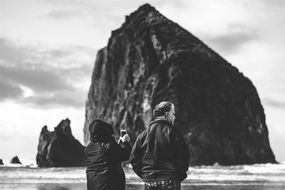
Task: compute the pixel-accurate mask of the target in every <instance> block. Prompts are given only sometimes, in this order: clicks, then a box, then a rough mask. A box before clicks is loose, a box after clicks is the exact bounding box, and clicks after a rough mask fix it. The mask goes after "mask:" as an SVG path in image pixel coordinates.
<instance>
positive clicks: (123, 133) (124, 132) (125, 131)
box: [121, 129, 127, 137]
mask: <svg viewBox="0 0 285 190" xmlns="http://www.w3.org/2000/svg"><path fill="white" fill-rule="evenodd" d="M125 134H127V130H125V129H122V130H121V137H122V136H124V135H125Z"/></svg>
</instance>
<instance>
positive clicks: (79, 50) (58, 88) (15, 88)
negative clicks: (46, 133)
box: [0, 38, 94, 107]
mask: <svg viewBox="0 0 285 190" xmlns="http://www.w3.org/2000/svg"><path fill="white" fill-rule="evenodd" d="M1 50H2V51H1ZM93 56H94V55H93V51H92V50H90V49H89V48H84V47H63V48H62V49H61V48H56V49H42V48H37V47H32V46H19V45H16V44H14V43H13V42H12V41H10V40H8V39H4V38H0V89H1V91H0V101H4V100H6V99H10V100H14V101H18V102H20V103H28V104H31V105H34V106H47V107H50V106H51V105H61V106H71V107H79V106H81V107H82V106H84V102H85V100H86V95H87V88H88V85H89V84H88V82H89V81H90V77H91V73H92V70H93V61H89V60H88V59H90V58H91V59H92V60H93V59H94V58H93ZM86 57H88V58H86ZM84 61H86V62H85V63H84ZM87 81H88V82H87ZM82 87H83V88H82ZM27 90H28V91H29V92H28V93H27V92H26V91H27ZM84 94H85V95H84Z"/></svg>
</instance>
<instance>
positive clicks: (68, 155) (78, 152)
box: [36, 118, 85, 167]
mask: <svg viewBox="0 0 285 190" xmlns="http://www.w3.org/2000/svg"><path fill="white" fill-rule="evenodd" d="M84 148H85V147H84V146H83V145H82V144H81V143H80V142H79V141H78V140H76V139H75V138H74V137H73V135H72V132H71V128H70V120H69V119H68V118H67V119H65V120H62V121H61V122H60V123H59V124H58V126H57V127H55V128H54V131H52V132H50V131H48V129H47V126H44V127H43V128H42V131H41V133H40V138H39V144H38V153H37V158H36V160H37V165H38V166H39V167H74V166H84Z"/></svg>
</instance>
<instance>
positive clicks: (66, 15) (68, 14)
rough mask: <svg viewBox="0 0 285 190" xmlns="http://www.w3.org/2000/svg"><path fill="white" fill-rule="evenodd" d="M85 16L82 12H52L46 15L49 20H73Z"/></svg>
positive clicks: (72, 10) (73, 10)
mask: <svg viewBox="0 0 285 190" xmlns="http://www.w3.org/2000/svg"><path fill="white" fill-rule="evenodd" d="M82 16H84V13H83V12H82V11H80V10H75V9H71V10H67V9H66V10H52V11H50V12H49V13H48V14H46V17H47V18H52V19H72V18H78V17H82Z"/></svg>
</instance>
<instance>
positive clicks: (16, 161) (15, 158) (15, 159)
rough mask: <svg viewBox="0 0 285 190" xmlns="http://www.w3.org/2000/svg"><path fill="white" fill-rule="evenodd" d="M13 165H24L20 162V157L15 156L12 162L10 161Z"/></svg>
mask: <svg viewBox="0 0 285 190" xmlns="http://www.w3.org/2000/svg"><path fill="white" fill-rule="evenodd" d="M10 163H11V164H22V162H21V161H20V159H19V158H18V156H14V157H13V158H12V159H11V160H10Z"/></svg>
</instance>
